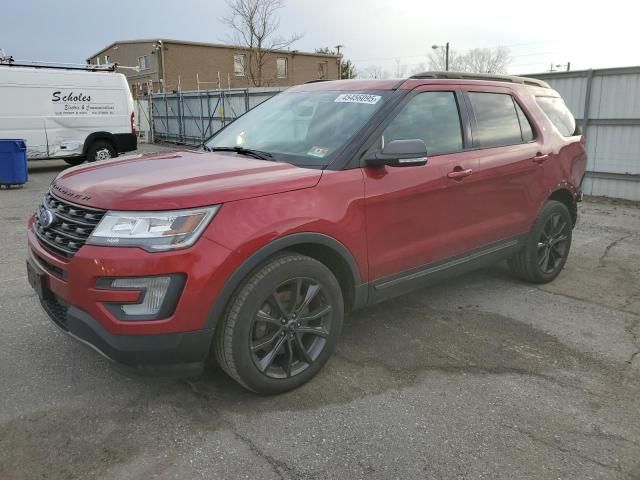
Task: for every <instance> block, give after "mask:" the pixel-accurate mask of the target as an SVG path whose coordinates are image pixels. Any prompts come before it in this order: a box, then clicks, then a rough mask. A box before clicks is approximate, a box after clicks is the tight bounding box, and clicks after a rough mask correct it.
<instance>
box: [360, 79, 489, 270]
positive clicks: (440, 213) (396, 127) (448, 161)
mask: <svg viewBox="0 0 640 480" xmlns="http://www.w3.org/2000/svg"><path fill="white" fill-rule="evenodd" d="M411 95H412V96H411V97H410V98H409V99H408V101H406V102H405V104H404V105H403V106H401V107H399V111H398V113H397V114H396V116H395V117H394V118H393V119H392V120H391V121H390V123H389V124H388V125H386V126H384V127H383V129H382V130H381V132H380V134H379V135H378V137H379V138H376V143H375V144H374V146H373V147H371V149H370V151H369V152H368V154H371V152H372V151H375V150H376V149H380V148H382V147H383V145H384V143H385V142H389V141H391V140H398V139H421V140H423V141H424V142H425V144H426V145H427V152H428V154H429V155H428V161H427V164H426V165H424V166H415V167H390V166H385V167H365V168H364V177H365V205H366V218H367V243H368V245H369V251H368V256H369V280H370V281H372V282H375V281H376V280H379V279H382V278H387V277H392V276H394V275H398V274H402V273H403V272H406V271H407V270H410V269H413V268H416V267H419V266H422V265H427V264H430V263H433V262H437V261H439V260H443V259H446V258H448V257H451V256H454V255H457V254H460V253H463V252H465V251H467V250H470V249H472V248H473V247H475V246H477V245H476V244H475V241H474V236H473V219H472V218H471V217H470V215H469V208H468V204H467V202H469V201H473V200H472V198H473V189H474V185H473V184H474V182H473V175H470V174H471V173H472V172H473V171H474V170H475V169H476V168H477V161H478V160H477V157H476V155H475V154H474V152H472V151H464V149H465V143H467V142H468V140H463V139H464V138H465V135H463V123H462V122H461V115H460V112H461V109H460V107H461V106H460V105H459V102H460V98H461V97H459V95H458V92H457V89H456V88H447V90H443V87H442V86H440V87H439V88H438V86H431V87H420V88H419V89H417V90H416V91H414V92H412V94H411Z"/></svg>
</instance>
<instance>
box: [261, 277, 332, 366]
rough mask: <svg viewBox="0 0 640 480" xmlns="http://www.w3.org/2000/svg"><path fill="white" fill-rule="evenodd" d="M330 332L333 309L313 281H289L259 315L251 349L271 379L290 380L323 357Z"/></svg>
mask: <svg viewBox="0 0 640 480" xmlns="http://www.w3.org/2000/svg"><path fill="white" fill-rule="evenodd" d="M330 330H331V305H329V303H328V302H327V296H326V295H325V292H324V291H323V288H322V286H321V285H320V284H319V283H318V282H316V281H315V280H313V279H311V278H305V277H299V278H293V279H290V280H287V281H286V282H284V283H282V284H280V285H279V286H278V287H276V288H275V289H274V290H273V291H272V292H271V293H270V295H269V296H268V297H267V298H266V300H265V301H264V303H263V304H262V306H261V307H260V309H259V310H258V311H257V312H256V314H255V316H254V318H253V323H252V326H251V329H250V332H251V333H250V335H251V337H250V339H249V348H250V350H251V355H252V358H253V362H254V364H255V366H256V367H257V368H258V370H259V371H260V372H262V373H263V374H264V375H266V376H267V377H270V378H290V377H293V376H296V375H298V374H300V373H302V372H303V371H305V370H306V369H307V368H309V367H310V366H311V365H312V364H313V362H314V361H315V360H316V359H317V358H318V357H319V356H320V354H321V353H322V351H323V350H324V348H325V346H326V344H327V338H328V337H329V334H330Z"/></svg>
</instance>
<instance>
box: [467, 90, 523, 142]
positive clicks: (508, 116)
mask: <svg viewBox="0 0 640 480" xmlns="http://www.w3.org/2000/svg"><path fill="white" fill-rule="evenodd" d="M469 100H470V101H471V107H472V108H473V114H474V116H475V119H476V125H475V128H474V131H473V143H474V146H475V147H482V148H489V147H501V146H504V145H514V144H517V143H522V132H521V130H520V122H519V121H518V114H517V112H516V109H515V105H514V103H513V99H512V98H511V95H507V94H504V93H485V92H469Z"/></svg>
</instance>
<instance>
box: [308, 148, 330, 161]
mask: <svg viewBox="0 0 640 480" xmlns="http://www.w3.org/2000/svg"><path fill="white" fill-rule="evenodd" d="M328 151H329V149H328V148H326V147H316V146H315V145H314V146H313V147H311V150H309V151H308V152H307V155H311V156H312V157H318V158H323V157H324V156H325V155H326V154H327V152H328Z"/></svg>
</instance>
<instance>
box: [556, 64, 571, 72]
mask: <svg viewBox="0 0 640 480" xmlns="http://www.w3.org/2000/svg"><path fill="white" fill-rule="evenodd" d="M561 67H567V72H568V71H569V70H571V62H567V63H561V64H560V65H556V68H561ZM551 68H553V66H552V67H551Z"/></svg>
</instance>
